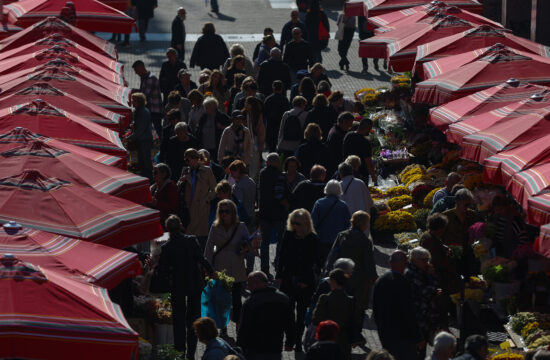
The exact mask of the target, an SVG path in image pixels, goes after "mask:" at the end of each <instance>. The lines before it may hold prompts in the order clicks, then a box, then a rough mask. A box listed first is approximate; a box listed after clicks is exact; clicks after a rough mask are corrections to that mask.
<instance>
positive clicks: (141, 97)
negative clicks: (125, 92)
mask: <svg viewBox="0 0 550 360" xmlns="http://www.w3.org/2000/svg"><path fill="white" fill-rule="evenodd" d="M146 103H147V100H146V98H145V94H143V93H133V94H132V105H133V107H134V112H133V113H132V127H133V132H132V135H130V136H129V137H128V141H130V142H133V143H134V144H135V145H136V147H137V156H138V164H139V174H140V175H141V176H143V177H146V178H148V179H149V180H153V163H152V161H151V150H152V148H153V122H152V121H151V113H150V112H149V109H147V107H146V106H145V105H146Z"/></svg>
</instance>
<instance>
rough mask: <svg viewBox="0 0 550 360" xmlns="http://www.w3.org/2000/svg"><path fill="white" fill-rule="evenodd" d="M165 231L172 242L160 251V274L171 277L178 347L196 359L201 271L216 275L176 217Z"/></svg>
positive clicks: (170, 219) (202, 281)
mask: <svg viewBox="0 0 550 360" xmlns="http://www.w3.org/2000/svg"><path fill="white" fill-rule="evenodd" d="M166 228H167V230H168V231H169V232H170V240H169V241H168V242H167V243H166V244H164V245H163V246H162V248H161V253H160V259H159V262H158V270H157V271H158V272H159V274H166V275H167V276H171V278H172V284H173V285H172V289H171V291H170V293H171V301H172V320H173V325H174V343H175V344H174V345H175V348H176V349H177V350H178V351H183V352H185V350H187V353H186V356H187V358H189V359H194V358H195V350H196V348H197V336H196V335H195V331H194V330H193V321H195V320H196V319H198V318H199V317H200V316H201V301H200V300H201V292H202V289H203V288H204V280H203V274H202V270H203V269H204V270H205V271H206V273H208V274H209V276H214V270H213V269H212V266H210V263H209V262H208V260H206V258H205V257H204V255H203V253H202V250H201V247H200V245H199V242H198V240H197V238H196V237H195V236H189V235H184V234H183V231H182V230H183V226H182V224H181V221H180V219H179V218H178V217H177V216H176V215H171V216H169V217H168V219H167V220H166Z"/></svg>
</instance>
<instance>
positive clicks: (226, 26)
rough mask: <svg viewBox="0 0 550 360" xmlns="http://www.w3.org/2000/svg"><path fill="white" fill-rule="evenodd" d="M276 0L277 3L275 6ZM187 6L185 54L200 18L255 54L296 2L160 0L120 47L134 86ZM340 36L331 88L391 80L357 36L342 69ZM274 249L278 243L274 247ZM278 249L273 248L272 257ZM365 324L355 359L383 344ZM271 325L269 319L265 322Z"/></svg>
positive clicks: (332, 48) (388, 247)
mask: <svg viewBox="0 0 550 360" xmlns="http://www.w3.org/2000/svg"><path fill="white" fill-rule="evenodd" d="M272 5H273V7H272ZM179 6H184V7H185V8H186V10H187V14H188V15H187V16H188V19H187V20H186V30H187V34H188V35H187V39H188V42H187V43H186V54H185V58H186V60H187V61H188V59H189V58H190V54H191V50H192V48H193V45H194V41H195V40H196V38H197V36H198V35H199V34H200V30H201V27H202V24H203V23H204V22H207V21H212V22H213V23H214V25H215V26H216V30H217V33H219V34H220V35H222V36H223V37H224V38H225V39H226V43H227V45H228V47H229V46H230V45H231V44H233V43H236V42H239V43H241V44H242V45H243V46H244V48H245V53H246V55H247V56H249V57H250V56H251V55H252V52H253V50H254V47H255V46H256V44H257V43H258V42H259V41H260V39H261V33H262V31H263V28H264V27H266V26H269V27H272V28H273V29H274V30H275V33H276V38H277V40H278V39H279V37H280V35H279V32H280V31H281V29H282V27H283V25H284V23H285V22H286V21H288V18H289V13H290V11H291V10H290V9H291V7H292V6H293V1H292V0H272V1H271V2H269V1H268V0H221V1H220V11H221V13H220V14H219V15H214V14H211V13H208V11H207V10H208V8H207V7H205V3H204V2H203V1H197V2H188V1H183V2H182V1H176V0H159V8H157V10H156V12H155V18H154V19H153V20H152V21H151V23H150V25H149V33H148V39H149V40H148V41H147V42H145V43H140V42H138V41H136V38H137V36H136V34H132V37H131V44H130V46H128V47H123V48H119V60H120V61H121V62H122V63H124V64H125V76H126V79H127V81H128V85H129V86H130V87H133V88H137V87H139V79H138V77H137V76H136V75H135V74H134V72H133V70H132V68H131V65H132V63H133V62H134V61H135V60H138V59H140V60H143V61H144V62H145V65H146V66H147V68H148V69H149V70H150V71H152V72H153V73H154V74H157V75H158V72H159V71H160V66H161V64H162V62H163V61H164V60H165V55H164V52H165V50H166V48H167V47H168V46H169V44H170V42H169V39H170V38H169V32H170V24H171V21H172V19H173V17H174V16H175V14H176V11H177V8H178V7H179ZM325 10H326V13H327V15H328V17H329V20H330V26H331V31H332V32H334V31H335V30H336V24H335V20H336V18H337V16H338V12H337V11H335V10H331V9H325ZM99 35H100V36H102V37H104V38H107V39H108V38H109V37H110V34H106V33H103V34H99ZM336 49H337V41H335V40H331V41H330V43H329V48H328V49H327V50H325V51H324V52H323V53H322V56H323V65H324V66H325V68H326V69H327V75H328V77H329V79H330V81H331V82H332V84H333V89H338V90H341V91H343V92H344V94H345V95H346V97H350V98H351V97H353V93H354V92H355V91H356V90H358V89H361V88H364V87H370V88H377V87H379V86H387V85H388V81H389V78H390V76H389V75H388V74H387V73H386V72H385V71H378V70H375V69H374V67H373V63H372V61H371V62H370V64H369V73H368V74H366V75H363V74H361V73H360V71H361V68H362V66H361V60H360V58H359V57H358V56H357V52H358V40H355V41H354V42H353V43H352V46H351V48H350V50H349V54H348V58H349V60H350V61H351V65H350V69H351V70H350V72H349V73H345V72H343V71H341V70H339V67H338V61H339V56H338V53H337V50H336ZM198 73H199V69H198V68H195V69H191V74H192V79H193V80H194V81H196V80H197V78H198ZM394 248H395V246H394V245H393V244H377V245H376V251H375V258H376V264H377V270H378V274H381V273H383V272H384V271H385V269H386V268H387V263H388V257H389V254H390V253H391V252H392V251H393V249H394ZM272 252H274V247H272ZM273 256H274V254H272V258H273ZM258 266H259V259H258V260H257V261H256V267H258ZM367 315H368V316H367V317H366V320H365V324H364V330H363V335H364V336H365V338H366V339H367V344H366V346H365V347H360V348H356V349H354V350H353V359H354V360H356V359H357V360H358V359H361V360H362V359H364V358H365V356H366V355H365V354H367V353H368V352H369V351H370V349H378V348H380V347H381V345H380V341H379V339H378V335H377V332H376V326H375V324H374V321H373V320H372V318H371V315H372V312H371V310H368V313H367ZM266 326H269V324H266ZM228 335H229V338H228V340H229V341H232V339H234V338H235V328H234V324H233V323H231V324H230V326H229V328H228ZM203 351H204V346H203V345H202V344H200V345H199V349H198V351H197V355H196V356H197V358H200V356H201V355H202V352H203ZM303 357H304V354H303V353H295V352H285V353H284V354H283V358H284V359H285V360H293V359H302V358H303Z"/></svg>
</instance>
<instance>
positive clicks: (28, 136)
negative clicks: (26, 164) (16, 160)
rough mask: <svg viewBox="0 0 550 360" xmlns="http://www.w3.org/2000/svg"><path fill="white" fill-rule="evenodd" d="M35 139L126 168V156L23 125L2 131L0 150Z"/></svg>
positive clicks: (110, 164) (100, 161) (12, 147)
mask: <svg viewBox="0 0 550 360" xmlns="http://www.w3.org/2000/svg"><path fill="white" fill-rule="evenodd" d="M35 140H40V141H42V142H44V143H46V144H49V145H52V146H54V147H56V148H58V149H61V150H64V151H68V152H70V153H72V154H76V155H79V156H83V157H85V158H88V159H91V160H94V161H97V162H99V163H101V164H105V165H109V166H115V167H118V168H120V169H126V158H124V159H122V158H119V157H116V156H112V155H107V154H103V153H100V152H98V151H94V150H91V149H87V148H84V147H81V146H77V145H72V144H69V143H66V142H64V141H59V140H56V139H52V138H50V137H46V136H42V135H38V134H36V133H33V132H32V131H30V130H28V129H25V128H22V127H15V128H13V129H11V130H9V131H7V132H4V133H0V152H4V151H10V150H12V149H14V148H16V147H19V146H21V144H25V143H28V142H32V141H35Z"/></svg>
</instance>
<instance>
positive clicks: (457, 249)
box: [449, 244, 464, 261]
mask: <svg viewBox="0 0 550 360" xmlns="http://www.w3.org/2000/svg"><path fill="white" fill-rule="evenodd" d="M449 248H450V249H451V254H450V256H451V259H453V260H455V261H459V260H460V259H462V255H463V253H464V249H462V245H460V244H450V245H449Z"/></svg>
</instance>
